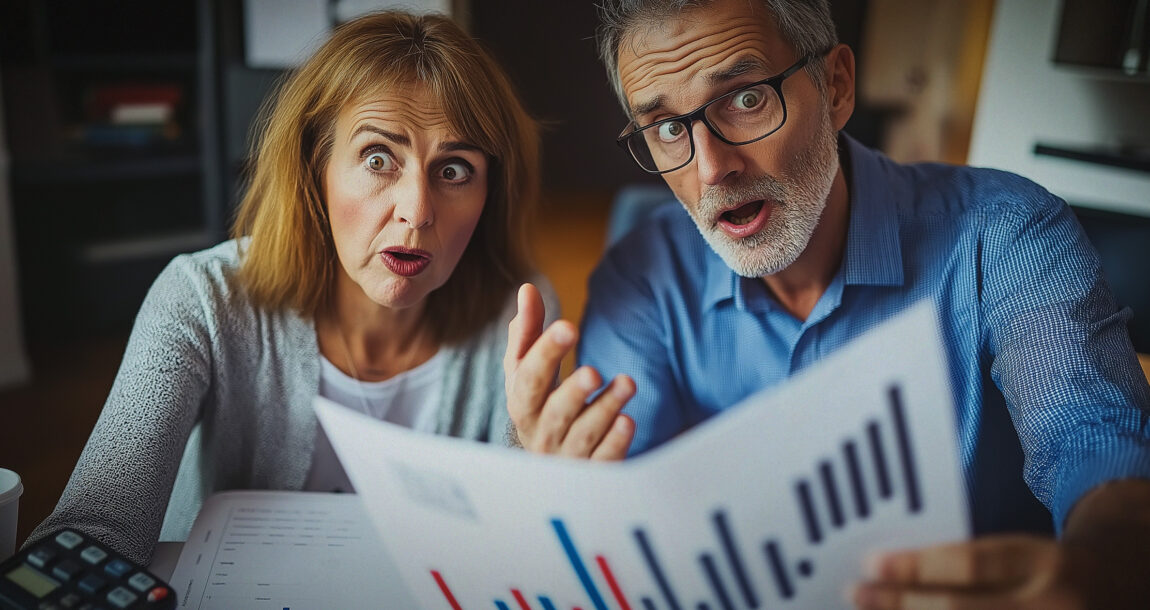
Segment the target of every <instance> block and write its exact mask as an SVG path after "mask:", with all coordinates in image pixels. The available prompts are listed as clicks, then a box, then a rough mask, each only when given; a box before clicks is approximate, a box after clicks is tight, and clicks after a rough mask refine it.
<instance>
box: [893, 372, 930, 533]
mask: <svg viewBox="0 0 1150 610" xmlns="http://www.w3.org/2000/svg"><path fill="white" fill-rule="evenodd" d="M889 395H890V413H891V417H893V418H894V434H895V438H896V439H898V455H899V458H901V460H902V474H903V478H905V479H906V508H907V510H909V511H910V512H912V513H917V512H919V511H921V510H922V496H920V495H919V491H918V469H917V468H916V467H915V464H914V452H913V451H911V448H910V431H909V430H907V427H906V414H905V413H903V410H902V388H900V387H899V386H897V385H892V386H890V390H889Z"/></svg>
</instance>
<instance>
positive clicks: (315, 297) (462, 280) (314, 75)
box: [232, 11, 539, 342]
mask: <svg viewBox="0 0 1150 610" xmlns="http://www.w3.org/2000/svg"><path fill="white" fill-rule="evenodd" d="M413 82H418V83H420V84H422V85H423V86H425V87H426V88H427V91H428V93H429V94H430V95H431V97H432V98H433V99H435V100H438V102H439V104H440V105H441V106H442V108H443V110H444V112H445V113H446V114H447V117H448V120H449V121H450V122H451V125H452V128H453V129H454V130H455V131H456V132H458V133H459V135H460V136H461V137H463V138H464V139H466V140H467V141H469V142H471V143H473V144H475V145H476V146H478V147H479V148H480V149H482V150H483V151H484V153H485V154H486V155H487V157H488V159H489V163H488V180H487V182H488V193H487V201H486V203H485V204H484V207H483V212H482V214H481V216H480V219H479V223H478V225H477V226H476V228H475V232H474V234H473V235H472V237H471V241H470V242H469V243H468V245H467V248H466V249H465V250H464V253H463V256H462V258H461V259H460V261H459V264H458V265H457V266H456V268H455V270H454V272H453V273H452V275H451V277H450V278H449V279H448V280H447V282H446V283H445V284H444V285H443V286H441V287H440V288H439V289H437V290H435V291H433V292H432V293H431V294H430V295H429V296H428V302H427V311H426V317H425V321H426V322H428V323H430V324H431V325H432V327H433V329H434V330H435V331H436V332H437V335H438V338H439V340H441V341H445V342H452V341H459V340H462V339H464V338H466V337H468V336H470V335H472V334H474V333H475V332H477V331H478V330H479V329H480V328H482V327H483V326H484V325H485V324H487V323H488V322H490V321H491V320H492V319H494V318H495V317H496V316H497V315H498V314H499V312H500V310H501V309H502V307H503V305H504V303H505V302H506V299H507V298H508V296H509V295H510V294H511V292H512V291H513V290H515V288H516V287H517V286H518V284H519V283H520V282H522V281H524V280H525V279H526V277H527V275H528V273H529V272H530V268H531V267H530V262H529V256H528V246H527V226H528V224H529V222H530V219H531V217H532V215H533V213H534V210H535V206H536V204H537V200H538V196H539V165H538V158H539V142H538V139H539V137H538V127H537V125H536V123H535V121H534V120H533V119H532V118H531V117H530V116H529V115H528V114H527V112H526V110H525V109H524V108H523V105H522V103H521V102H520V101H519V98H518V97H517V96H516V94H515V91H514V89H513V88H512V86H511V82H510V79H509V78H508V77H507V75H506V74H505V73H504V72H503V70H502V69H501V68H500V67H499V65H498V64H496V62H495V60H494V59H493V58H492V57H491V55H490V54H489V53H488V52H487V51H486V50H484V49H483V47H482V46H481V45H480V44H479V43H478V42H477V41H476V40H474V39H473V38H471V37H470V36H469V35H468V34H467V33H465V32H464V31H463V30H462V29H461V28H460V27H459V26H458V25H456V24H455V23H454V22H452V21H451V20H449V19H447V18H445V17H441V16H438V15H424V16H414V15H410V14H406V13H402V12H391V11H388V12H380V13H373V14H370V15H367V16H364V17H360V18H358V19H355V20H353V21H349V22H347V23H345V24H343V25H341V26H339V27H338V28H337V29H336V30H335V32H334V33H333V34H332V37H331V39H330V40H328V41H327V42H326V43H325V44H324V45H323V46H322V47H320V49H319V50H318V51H316V53H315V55H313V56H312V57H311V59H309V60H308V61H307V62H306V63H305V64H304V65H303V66H301V67H300V68H299V69H298V70H297V71H295V72H294V73H291V74H290V75H288V77H287V78H286V80H284V81H282V83H281V84H280V86H279V89H278V92H277V94H276V95H275V96H274V97H273V98H271V102H270V103H268V104H265V106H264V108H263V110H262V112H261V117H262V119H261V123H260V124H261V134H260V137H259V138H258V140H257V143H256V144H255V148H254V151H253V152H254V160H255V161H254V173H253V175H252V179H251V184H250V187H249V188H248V190H247V193H246V194H245V196H244V198H243V201H242V202H241V203H240V206H239V209H238V211H237V215H236V220H235V223H234V225H233V227H232V236H233V237H236V238H239V237H243V236H250V237H251V240H250V241H249V242H248V243H247V245H246V247H245V249H244V255H243V262H242V264H241V265H242V266H241V268H240V272H239V280H240V282H241V284H242V285H243V287H244V288H245V289H246V291H247V293H248V295H249V297H250V298H251V299H252V300H253V302H255V303H256V304H257V305H258V306H261V307H264V308H268V309H280V308H291V309H294V310H296V311H298V312H300V313H301V314H303V315H307V316H315V315H316V313H317V312H318V311H320V310H321V309H322V308H324V307H325V306H326V305H327V304H328V300H329V297H330V295H331V294H332V290H333V287H334V285H335V278H336V277H337V273H338V265H339V261H338V258H337V256H336V253H335V247H334V244H333V241H332V236H331V226H330V224H329V222H328V217H327V208H326V205H325V201H324V191H323V173H324V169H325V167H326V165H327V162H328V160H329V159H330V157H331V150H332V140H333V137H334V130H335V121H336V117H337V116H338V114H339V112H340V110H341V109H343V108H344V107H345V106H346V105H347V104H349V103H352V102H353V101H355V100H359V99H362V98H364V97H365V96H368V95H370V94H372V93H375V92H378V91H379V90H380V88H386V87H390V86H397V85H402V84H404V83H413Z"/></svg>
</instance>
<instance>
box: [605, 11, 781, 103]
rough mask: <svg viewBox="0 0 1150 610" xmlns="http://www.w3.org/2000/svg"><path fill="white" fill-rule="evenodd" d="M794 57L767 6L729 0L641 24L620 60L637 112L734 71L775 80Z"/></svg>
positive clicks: (628, 95) (626, 38) (626, 40)
mask: <svg viewBox="0 0 1150 610" xmlns="http://www.w3.org/2000/svg"><path fill="white" fill-rule="evenodd" d="M793 57H794V52H793V50H792V49H791V48H790V45H788V44H786V43H785V42H784V41H783V40H782V38H781V36H780V34H779V32H778V28H777V27H776V26H775V21H774V18H773V17H772V16H771V13H770V11H768V10H767V9H766V7H765V6H763V5H762V4H761V3H759V2H749V1H748V0H727V1H725V2H724V1H718V2H714V3H711V4H709V5H706V6H703V7H699V8H695V9H692V10H688V11H684V12H680V13H676V14H672V15H669V16H667V17H665V18H663V19H659V20H654V21H648V22H644V23H639V24H636V25H635V26H633V27H632V28H630V29H629V30H628V31H627V32H626V34H625V36H624V37H623V39H622V40H621V41H620V44H619V52H618V58H617V59H618V70H619V81H620V85H621V86H622V90H623V94H624V96H625V98H626V99H627V103H628V106H629V107H630V109H631V110H632V112H635V111H636V110H639V111H642V110H645V109H649V108H650V107H651V106H652V104H653V103H655V100H656V99H657V98H665V97H668V96H670V95H672V94H673V93H675V92H682V91H683V90H684V89H685V88H687V87H692V86H695V87H699V86H706V85H707V84H708V83H710V82H712V81H716V80H720V77H719V75H722V74H729V73H730V72H731V71H732V70H735V69H742V70H745V71H755V72H760V73H761V76H762V77H766V76H769V75H771V74H776V73H778V72H780V71H782V70H783V69H785V68H786V67H787V66H788V65H790V64H791V63H793ZM739 66H741V68H739Z"/></svg>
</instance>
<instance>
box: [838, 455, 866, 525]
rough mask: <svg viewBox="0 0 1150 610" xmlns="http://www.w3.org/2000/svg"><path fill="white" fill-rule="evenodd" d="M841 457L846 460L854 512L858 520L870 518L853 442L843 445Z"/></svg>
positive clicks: (860, 469)
mask: <svg viewBox="0 0 1150 610" xmlns="http://www.w3.org/2000/svg"><path fill="white" fill-rule="evenodd" d="M843 455H844V457H846V460H847V473H848V474H849V475H850V479H851V495H852V496H853V497H854V500H855V512H856V513H858V516H859V518H860V519H866V518H867V517H868V516H870V502H869V501H868V500H867V496H866V487H864V486H863V478H862V468H860V467H859V456H858V450H857V449H856V448H855V442H854V441H847V442H846V443H844V444H843Z"/></svg>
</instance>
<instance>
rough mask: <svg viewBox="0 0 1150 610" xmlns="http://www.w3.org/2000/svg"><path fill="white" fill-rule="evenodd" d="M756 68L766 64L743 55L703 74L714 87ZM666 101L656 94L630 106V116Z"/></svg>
mask: <svg viewBox="0 0 1150 610" xmlns="http://www.w3.org/2000/svg"><path fill="white" fill-rule="evenodd" d="M756 70H758V71H762V72H766V71H767V66H766V65H765V64H763V62H762V61H760V60H759V59H758V58H755V57H744V58H742V59H740V60H739V61H737V62H735V63H734V64H733V65H731V66H730V67H728V68H724V69H722V70H719V71H717V72H711V73H709V74H707V75H706V76H704V78H705V79H706V81H707V84H708V85H710V86H712V87H714V86H716V85H721V84H723V83H725V82H728V81H730V80H732V79H735V78H738V77H740V76H742V75H744V74H747V73H748V72H754V71H756ZM666 103H667V96H665V95H663V94H659V95H656V96H655V97H654V98H651V99H650V100H649V101H647V102H645V103H643V104H639V105H638V106H635V107H634V108H632V109H631V116H634V117H638V116H642V115H645V114H649V113H651V112H654V111H656V110H659V109H661V108H662V107H663V106H664V105H665V104H666Z"/></svg>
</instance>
